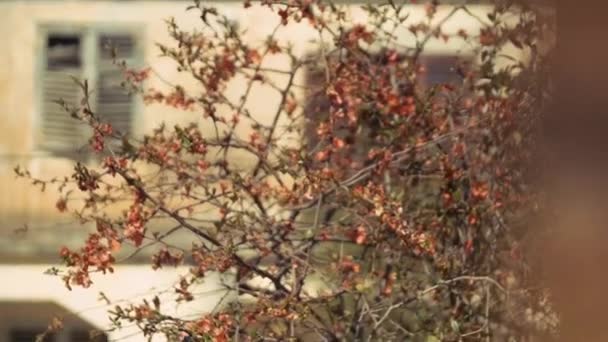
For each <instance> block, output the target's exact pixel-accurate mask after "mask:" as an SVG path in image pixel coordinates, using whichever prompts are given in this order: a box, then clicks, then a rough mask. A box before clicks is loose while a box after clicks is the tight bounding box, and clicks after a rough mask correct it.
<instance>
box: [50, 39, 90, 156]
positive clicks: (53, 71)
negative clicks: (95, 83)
mask: <svg viewBox="0 0 608 342" xmlns="http://www.w3.org/2000/svg"><path fill="white" fill-rule="evenodd" d="M81 46H82V44H81V37H80V36H79V35H56V34H51V35H49V36H48V37H47V39H46V65H45V66H44V71H43V73H42V80H41V81H42V94H41V95H42V107H41V141H40V147H41V148H42V149H43V150H47V151H51V152H59V153H73V152H75V151H76V150H77V149H78V147H80V146H82V145H83V144H84V143H85V142H86V138H85V137H84V134H83V130H82V124H81V123H80V122H79V121H77V120H76V119H74V118H72V117H71V116H70V114H69V113H68V112H66V110H65V109H64V108H62V106H61V105H59V104H58V103H57V101H58V100H63V101H65V102H66V103H67V104H68V105H69V106H70V107H73V106H77V105H78V104H79V103H80V99H81V97H82V93H81V90H80V88H79V86H78V85H77V84H76V83H75V82H74V80H73V79H72V78H71V77H70V76H73V77H77V78H80V77H82V51H81V50H82V49H81Z"/></svg>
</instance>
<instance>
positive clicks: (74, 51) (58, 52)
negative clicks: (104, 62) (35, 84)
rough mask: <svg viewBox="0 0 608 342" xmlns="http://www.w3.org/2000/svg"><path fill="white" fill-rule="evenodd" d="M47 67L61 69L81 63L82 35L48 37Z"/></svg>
mask: <svg viewBox="0 0 608 342" xmlns="http://www.w3.org/2000/svg"><path fill="white" fill-rule="evenodd" d="M46 46H47V68H48V70H61V69H66V68H79V67H80V65H81V63H82V62H81V53H80V37H79V36H77V35H59V34H54V35H50V36H49V37H48V39H47V45H46Z"/></svg>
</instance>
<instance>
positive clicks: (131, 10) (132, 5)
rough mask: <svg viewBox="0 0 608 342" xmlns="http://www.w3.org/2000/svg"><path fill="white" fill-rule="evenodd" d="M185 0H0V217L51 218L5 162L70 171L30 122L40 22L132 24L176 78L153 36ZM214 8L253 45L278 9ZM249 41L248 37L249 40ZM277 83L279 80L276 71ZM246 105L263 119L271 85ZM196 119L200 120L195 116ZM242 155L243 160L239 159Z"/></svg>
mask: <svg viewBox="0 0 608 342" xmlns="http://www.w3.org/2000/svg"><path fill="white" fill-rule="evenodd" d="M188 4H190V2H188V1H184V2H181V1H124V2H119V1H49V0H42V1H3V2H0V13H1V14H0V17H1V18H2V20H0V34H1V35H2V37H3V38H2V41H3V44H2V45H3V49H4V51H3V52H2V53H0V115H2V120H0V132H2V134H0V187H1V188H2V189H3V191H2V193H0V216H2V217H5V218H6V219H7V220H8V218H9V217H11V218H13V219H16V220H22V219H24V218H26V219H30V220H32V219H34V220H35V219H36V218H42V220H43V221H44V222H48V218H49V217H56V210H55V209H54V203H55V199H56V196H55V194H54V193H53V191H48V192H46V193H44V194H40V192H39V191H38V190H37V189H34V188H32V187H29V188H28V187H27V186H25V184H24V183H23V182H20V181H18V182H16V181H15V180H14V177H13V174H12V167H14V166H15V165H17V164H20V165H23V166H25V167H27V168H29V169H30V170H31V171H32V172H33V174H34V176H39V177H41V178H51V177H53V176H55V175H65V174H66V173H67V172H69V171H71V168H72V163H71V162H70V161H68V160H63V159H58V158H50V157H49V156H48V155H45V154H44V153H42V152H40V151H39V150H37V148H36V147H37V145H38V146H39V145H40V144H43V143H44V142H41V141H37V131H36V129H35V124H36V119H37V118H38V117H39V113H38V112H37V105H36V96H35V95H36V93H37V92H38V89H37V84H36V78H37V75H36V67H35V66H36V63H37V62H38V59H39V58H42V57H41V53H40V51H39V49H40V47H39V46H37V44H36V42H37V29H38V27H39V26H40V25H43V24H45V23H61V24H66V23H71V24H75V25H78V24H82V25H100V26H101V27H103V26H104V25H111V26H115V27H116V26H120V25H131V26H132V25H134V24H135V25H138V26H140V27H141V28H142V32H143V39H142V44H143V49H144V52H145V64H146V65H148V66H150V67H152V68H153V70H154V71H155V72H157V73H158V74H160V75H162V77H163V78H164V79H166V80H171V81H174V80H179V79H180V75H178V73H177V71H176V68H175V65H174V64H173V63H172V62H171V61H170V60H169V59H162V58H159V57H158V49H157V48H156V46H155V43H156V42H167V41H169V38H168V34H167V30H166V26H165V24H164V22H163V20H164V19H167V18H169V17H175V18H176V19H177V22H178V23H179V24H180V25H181V26H182V27H184V28H186V29H188V28H195V27H196V26H197V25H198V24H199V21H200V19H199V18H198V16H197V15H196V12H195V11H190V12H186V11H185V7H186V6H187V5H188ZM217 5H218V7H219V8H220V12H221V13H226V14H227V15H228V16H229V17H230V18H232V19H233V20H235V21H238V22H239V23H240V26H241V27H243V28H247V30H248V31H247V35H246V39H247V40H248V41H250V42H251V43H252V44H253V43H254V42H255V43H257V44H259V43H260V42H261V41H262V40H263V39H264V38H265V37H266V36H267V35H268V34H269V33H270V32H272V30H273V29H274V28H275V26H276V25H277V24H278V22H279V21H278V16H277V15H276V14H274V13H271V12H270V11H269V10H267V9H266V8H260V7H253V8H252V9H249V10H247V11H245V10H243V7H242V5H241V4H240V3H239V2H238V1H236V2H232V1H231V2H223V3H222V2H219V3H218V4H217ZM449 10H450V8H449V7H448V6H446V7H442V8H440V11H439V13H438V14H437V18H438V19H441V18H442V15H445V13H446V12H447V11H449ZM473 10H475V11H477V12H478V14H481V15H480V17H483V12H484V11H485V10H486V8H485V7H483V6H477V7H473ZM409 12H410V18H411V19H410V20H412V22H416V21H417V18H422V16H423V15H424V9H423V7H422V6H412V7H411V10H410V11H409ZM352 15H353V20H355V21H360V22H365V16H364V14H362V13H361V12H360V11H355V10H353V11H352ZM479 26H480V23H479V22H478V21H477V20H476V19H474V18H472V17H471V16H469V15H467V14H466V13H464V12H460V13H459V14H458V15H456V16H455V17H453V19H452V20H450V21H448V22H447V23H446V24H445V25H444V31H445V32H447V33H450V32H451V33H454V32H456V31H457V30H458V29H461V28H462V29H465V30H466V31H468V32H472V33H477V32H479ZM397 34H398V36H400V37H402V38H401V39H402V40H403V42H404V44H407V45H410V46H412V45H413V40H412V37H411V34H410V33H409V32H408V31H407V29H403V30H402V32H399V31H397ZM278 37H279V38H280V39H286V40H290V41H293V42H294V43H295V51H296V53H304V52H305V51H307V50H310V46H311V45H310V44H309V43H308V41H310V40H311V39H315V38H318V35H317V33H316V32H315V31H314V30H312V29H311V28H310V27H309V26H308V25H307V24H305V23H302V24H290V25H289V26H288V27H283V28H282V29H281V30H280V31H279V34H278ZM254 45H255V44H254ZM466 49H467V46H466V45H465V44H463V43H462V42H461V41H458V40H452V41H450V42H449V43H447V44H446V43H443V42H440V41H435V40H432V41H430V42H429V44H428V50H429V51H430V52H437V53H441V52H446V51H457V50H466ZM267 63H268V64H269V65H272V66H273V67H275V68H281V67H283V68H286V67H287V60H286V59H285V58H282V57H274V58H272V59H268V60H267ZM275 81H276V82H279V83H282V82H285V81H286V79H285V77H283V78H282V79H281V77H280V76H276V79H275ZM148 85H150V86H152V87H157V88H162V87H164V84H163V83H162V82H161V81H160V80H159V79H157V78H156V79H154V78H153V79H152V80H151V81H150V82H149V83H148ZM242 92H243V83H241V82H238V81H237V82H233V86H232V87H231V88H230V89H229V90H228V92H227V94H228V96H229V97H230V98H234V99H238V97H239V96H240V95H241V94H242ZM250 99H251V100H250V101H249V102H248V104H247V106H248V108H249V109H250V111H251V112H252V113H253V115H254V116H256V117H258V118H262V119H267V120H270V117H269V116H270V112H271V111H270V112H269V110H268V109H269V108H270V109H272V108H275V107H276V104H277V103H278V102H279V97H278V94H277V92H276V91H274V90H271V89H270V88H269V87H266V88H262V87H256V88H255V89H254V92H253V93H252V96H250ZM196 120H199V116H198V115H197V114H196V113H194V114H193V113H183V112H179V111H175V110H171V109H169V108H167V107H164V106H159V105H152V106H148V107H142V108H141V110H140V111H138V113H137V121H136V122H137V125H136V131H138V132H140V133H141V132H146V131H149V130H150V129H151V128H153V127H156V126H158V125H159V124H160V123H161V122H163V121H169V123H170V122H171V121H182V122H184V121H196ZM199 121H200V120H199ZM240 162H242V161H240Z"/></svg>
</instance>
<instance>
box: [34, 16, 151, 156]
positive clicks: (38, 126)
mask: <svg viewBox="0 0 608 342" xmlns="http://www.w3.org/2000/svg"><path fill="white" fill-rule="evenodd" d="M145 32H146V25H145V24H144V23H140V22H126V23H110V22H77V23H65V22H41V23H38V25H37V26H36V30H35V37H36V46H35V56H36V61H35V72H34V89H33V91H34V103H33V106H34V115H33V117H32V129H33V134H32V138H33V139H32V140H33V141H32V146H33V148H32V149H33V152H34V153H36V154H42V155H47V156H53V157H58V158H80V157H82V158H83V159H84V160H83V161H89V160H90V158H91V153H89V152H88V151H87V152H84V151H83V152H81V151H78V150H75V151H74V152H73V153H71V152H69V153H67V155H66V153H62V152H61V151H60V148H59V146H57V147H55V148H54V147H50V148H49V147H46V148H45V145H47V146H48V142H47V141H45V139H44V135H43V127H44V120H45V118H44V109H45V108H44V94H43V93H44V89H43V87H44V84H43V77H44V73H45V71H46V68H47V58H48V55H47V42H48V38H49V36H50V35H53V34H69V35H77V36H79V37H80V39H81V41H80V49H81V51H80V53H81V56H80V57H81V59H80V60H81V70H82V75H81V77H82V78H83V79H87V80H88V83H89V84H91V85H97V80H98V75H99V73H100V70H101V69H100V68H99V56H100V53H99V51H100V50H99V46H98V45H99V44H98V39H99V38H100V37H101V36H102V35H111V34H117V35H128V36H130V37H132V38H133V41H134V50H133V51H134V52H133V58H132V60H133V61H134V62H135V63H134V65H133V66H134V67H141V66H143V64H144V62H145V55H146V54H145ZM67 75H68V74H66V77H67ZM91 88H92V90H93V91H94V90H95V88H96V86H93V87H91ZM131 106H132V112H131V118H130V120H131V129H130V132H129V133H130V134H132V135H138V134H139V133H140V132H139V128H140V127H141V121H142V116H143V115H142V108H143V103H142V101H141V99H140V98H138V97H137V96H134V97H133V101H132V104H131ZM66 115H67V114H66ZM83 134H86V128H85V127H83Z"/></svg>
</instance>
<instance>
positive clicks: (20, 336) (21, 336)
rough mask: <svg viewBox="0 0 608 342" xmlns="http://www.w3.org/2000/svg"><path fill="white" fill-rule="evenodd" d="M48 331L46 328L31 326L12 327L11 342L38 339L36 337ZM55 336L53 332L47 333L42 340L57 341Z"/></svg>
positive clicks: (46, 341)
mask: <svg viewBox="0 0 608 342" xmlns="http://www.w3.org/2000/svg"><path fill="white" fill-rule="evenodd" d="M44 331H46V329H45V328H31V329H12V330H11V332H10V342H32V341H36V337H37V336H38V335H39V334H42V333H43V332H44ZM55 341H56V339H55V336H54V335H53V334H48V335H46V336H45V337H44V338H43V339H42V342H55Z"/></svg>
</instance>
